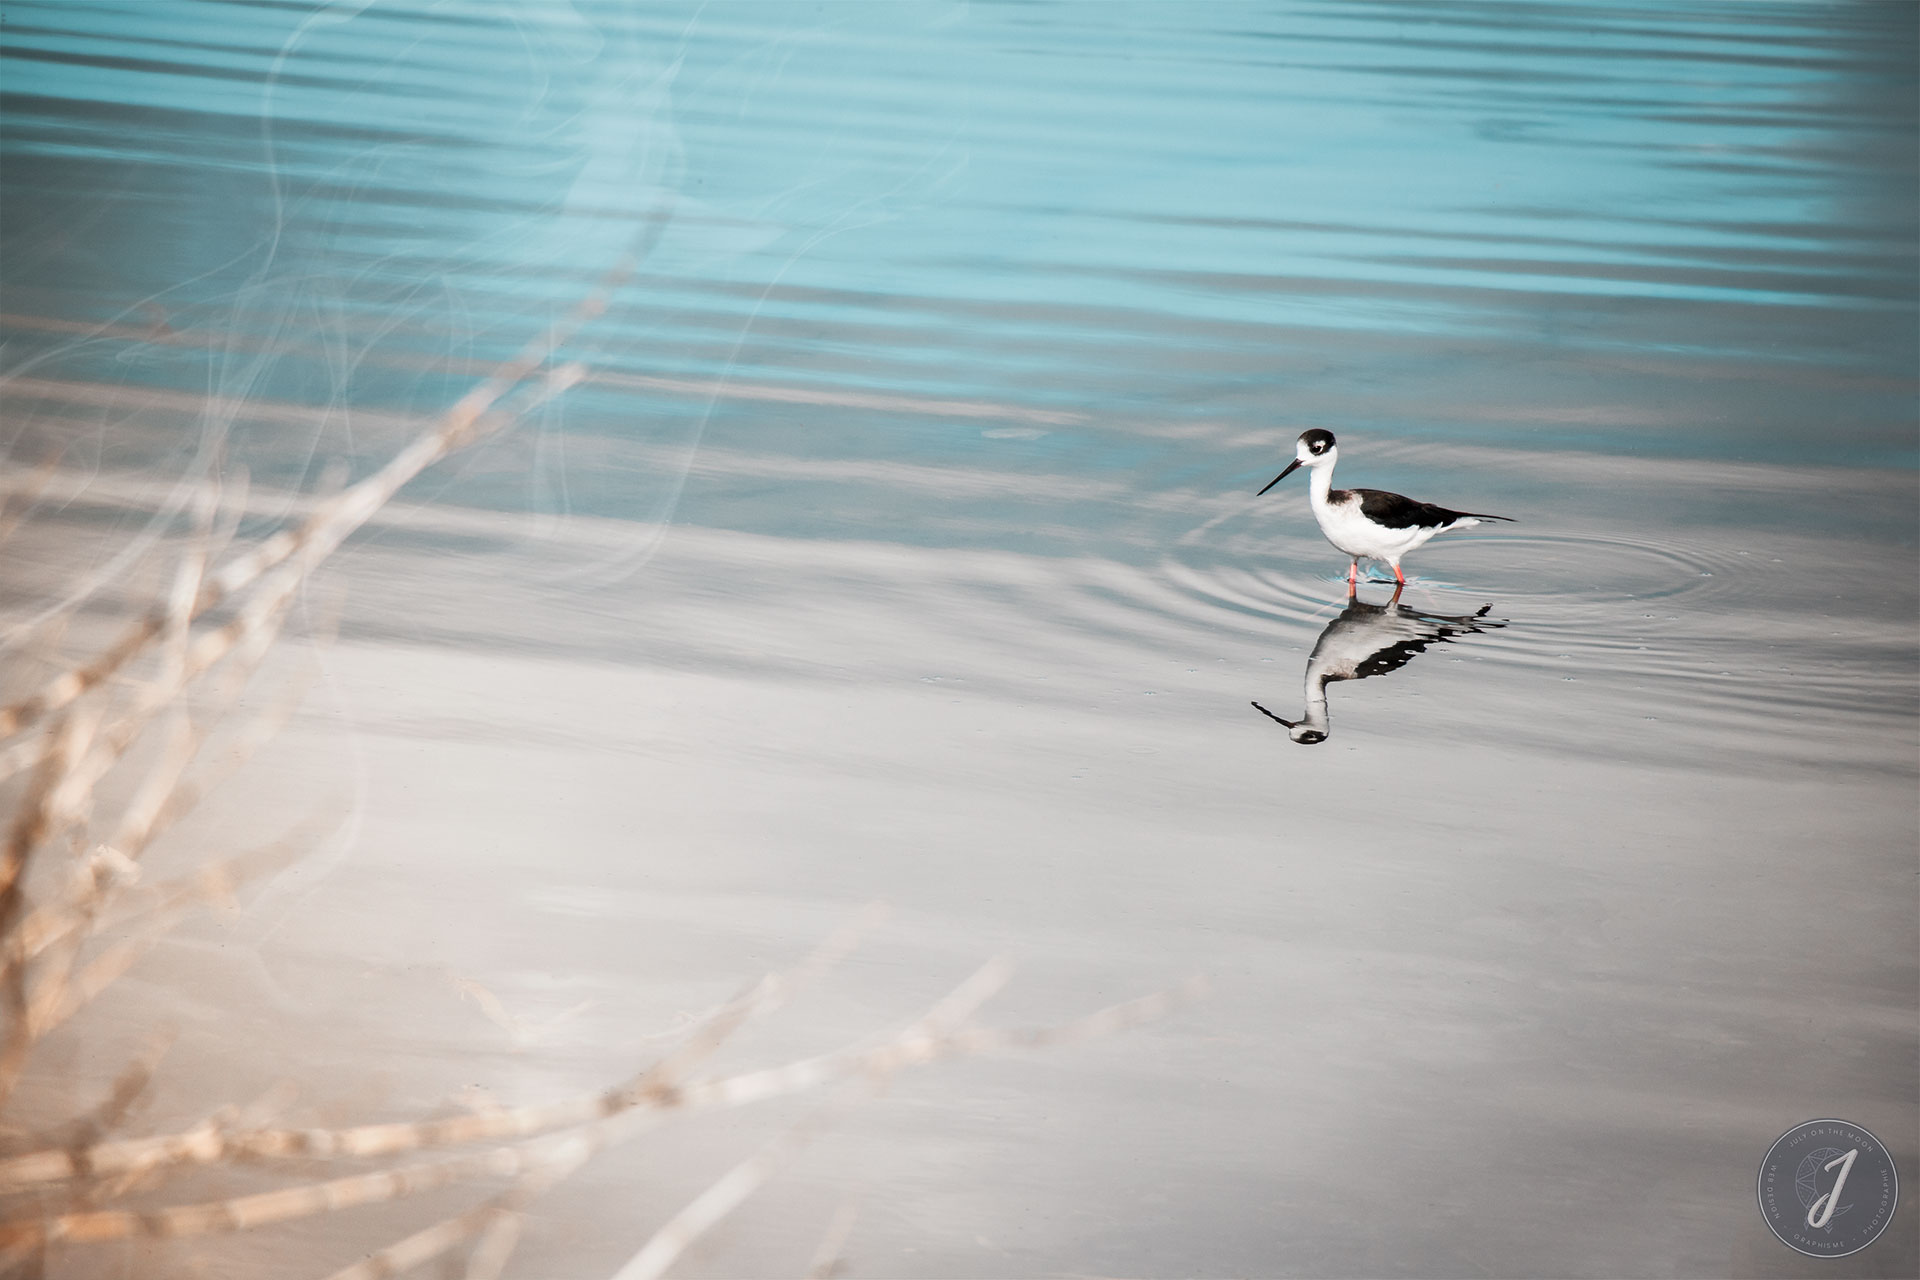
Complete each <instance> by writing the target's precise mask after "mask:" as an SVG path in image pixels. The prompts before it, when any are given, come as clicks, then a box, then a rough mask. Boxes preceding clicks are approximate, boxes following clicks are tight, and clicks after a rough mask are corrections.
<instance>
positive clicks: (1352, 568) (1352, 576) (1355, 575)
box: [1347, 560, 1360, 586]
mask: <svg viewBox="0 0 1920 1280" xmlns="http://www.w3.org/2000/svg"><path fill="white" fill-rule="evenodd" d="M1359 575H1360V562H1359V561H1358V560H1355V561H1354V562H1353V563H1352V564H1350V565H1348V566H1347V585H1348V586H1352V585H1353V584H1354V583H1356V582H1358V581H1359Z"/></svg>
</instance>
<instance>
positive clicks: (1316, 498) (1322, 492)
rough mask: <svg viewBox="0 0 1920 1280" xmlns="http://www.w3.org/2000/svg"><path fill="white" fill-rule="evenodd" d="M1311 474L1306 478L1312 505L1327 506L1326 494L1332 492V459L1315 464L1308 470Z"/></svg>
mask: <svg viewBox="0 0 1920 1280" xmlns="http://www.w3.org/2000/svg"><path fill="white" fill-rule="evenodd" d="M1309 471H1310V472H1311V473H1312V474H1310V475H1309V476H1308V477H1307V485H1308V489H1307V492H1308V493H1309V494H1310V495H1311V496H1312V501H1313V505H1314V506H1316V507H1324V506H1326V505H1327V494H1328V493H1330V492H1331V491H1332V490H1333V459H1332V458H1328V459H1327V460H1326V461H1325V462H1321V463H1317V464H1315V465H1314V466H1313V467H1310V468H1309Z"/></svg>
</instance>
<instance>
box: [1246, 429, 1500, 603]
mask: <svg viewBox="0 0 1920 1280" xmlns="http://www.w3.org/2000/svg"><path fill="white" fill-rule="evenodd" d="M1339 457H1340V450H1339V448H1338V447H1336V446H1335V445H1334V443H1333V432H1331V431H1322V430H1320V428H1318V427H1315V428H1313V429H1312V430H1311V431H1303V432H1301V433H1300V442H1299V443H1298V444H1296V445H1295V446H1294V449H1293V461H1292V462H1289V463H1288V464H1287V469H1286V470H1285V471H1282V472H1281V473H1280V474H1279V475H1277V476H1275V477H1274V478H1273V479H1271V480H1269V481H1267V487H1266V489H1262V490H1261V491H1260V492H1261V493H1265V492H1266V491H1267V489H1271V488H1273V486H1275V485H1277V484H1279V483H1280V482H1281V481H1282V480H1285V479H1286V478H1287V477H1288V476H1290V475H1292V474H1293V471H1294V468H1295V467H1306V468H1308V469H1309V470H1311V471H1312V472H1313V482H1312V483H1313V489H1312V502H1313V518H1314V519H1315V520H1318V521H1319V522H1320V532H1321V533H1323V534H1325V535H1326V537H1327V541H1328V542H1331V543H1332V544H1333V545H1334V546H1336V547H1338V548H1339V549H1340V550H1342V551H1344V552H1346V553H1347V554H1348V555H1349V556H1352V557H1353V564H1352V565H1351V566H1349V567H1348V569H1347V582H1348V583H1349V584H1351V583H1353V582H1354V581H1355V580H1356V579H1357V578H1358V577H1359V574H1360V562H1361V561H1362V560H1380V561H1384V562H1385V563H1386V564H1387V565H1388V566H1389V567H1390V568H1391V569H1392V570H1393V576H1394V580H1395V581H1397V582H1399V583H1400V585H1401V586H1405V585H1406V583H1407V578H1406V575H1405V574H1403V573H1401V572H1400V557H1401V556H1404V555H1406V554H1407V552H1409V551H1412V550H1413V549H1414V548H1415V547H1418V546H1420V545H1422V544H1423V543H1425V542H1426V540H1427V539H1428V538H1431V537H1432V536H1433V535H1434V534H1436V533H1445V532H1446V531H1447V530H1449V529H1465V528H1468V527H1470V526H1472V525H1476V524H1479V523H1480V522H1481V521H1483V520H1511V519H1512V518H1513V517H1512V516H1490V515H1486V514H1484V513H1482V512H1478V511H1449V510H1448V509H1447V508H1445V507H1436V506H1434V505H1433V504H1432V503H1431V502H1415V501H1414V500H1413V499H1412V498H1403V497H1401V496H1400V495H1399V494H1397V493H1383V492H1381V491H1380V490H1379V489H1336V488H1334V487H1333V464H1334V462H1335V461H1336V460H1338V458H1339Z"/></svg>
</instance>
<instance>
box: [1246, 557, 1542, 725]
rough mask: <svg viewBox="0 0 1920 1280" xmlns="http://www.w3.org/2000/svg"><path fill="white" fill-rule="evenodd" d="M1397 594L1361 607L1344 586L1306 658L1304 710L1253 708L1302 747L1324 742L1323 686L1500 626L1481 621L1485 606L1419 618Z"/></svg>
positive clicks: (1381, 671) (1393, 667)
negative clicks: (1296, 715) (1288, 715)
mask: <svg viewBox="0 0 1920 1280" xmlns="http://www.w3.org/2000/svg"><path fill="white" fill-rule="evenodd" d="M1401 590H1402V588H1400V587H1395V588H1394V592H1393V598H1392V599H1390V600H1388V601H1387V602H1386V603H1385V604H1367V603H1365V602H1363V601H1362V600H1361V599H1360V598H1359V597H1358V595H1357V594H1355V591H1354V588H1353V587H1352V586H1351V585H1349V586H1348V588H1347V607H1346V608H1345V609H1343V610H1341V612H1340V616H1339V617H1337V618H1335V619H1334V620H1333V621H1332V622H1329V623H1328V624H1327V629H1326V630H1325V631H1322V632H1321V633H1320V640H1319V642H1318V643H1317V644H1315V645H1314V646H1313V654H1312V655H1311V656H1310V657H1309V658H1308V659H1307V677H1306V686H1307V709H1306V712H1305V713H1304V714H1303V715H1302V717H1301V718H1300V719H1298V720H1282V719H1280V717H1279V716H1277V715H1274V714H1273V712H1271V711H1269V710H1267V709H1266V708H1265V707H1263V706H1261V705H1260V704H1259V703H1257V702H1256V703H1254V704H1253V706H1254V709H1255V710H1257V711H1259V712H1260V714H1261V715H1263V716H1266V717H1267V718H1268V719H1270V720H1274V721H1278V722H1279V723H1280V724H1283V725H1285V726H1286V727H1287V735H1288V736H1289V737H1291V738H1292V739H1293V740H1294V741H1295V742H1298V743H1300V744H1301V745H1302V746H1312V745H1313V744H1314V743H1316V742H1325V741H1326V740H1327V738H1328V737H1329V736H1331V734H1332V733H1333V730H1332V729H1331V728H1329V727H1328V724H1327V686H1328V685H1329V684H1331V683H1333V682H1334V681H1335V680H1364V679H1366V678H1367V677H1368V676H1378V675H1385V674H1386V673H1387V672H1389V671H1398V670H1399V669H1400V668H1401V667H1404V666H1406V665H1407V664H1408V663H1409V662H1411V661H1413V656H1414V655H1415V654H1417V653H1422V652H1425V650H1426V647H1427V646H1428V645H1430V644H1441V643H1445V642H1447V641H1449V640H1452V639H1453V638H1454V637H1455V636H1462V635H1469V634H1473V633H1476V632H1481V631H1491V630H1494V629H1495V628H1498V627H1504V626H1505V625H1506V623H1504V622H1489V621H1487V620H1486V617H1487V611H1488V610H1490V609H1491V608H1493V606H1492V605H1490V604H1483V605H1481V606H1480V612H1478V613H1475V614H1472V615H1470V616H1467V617H1446V616H1442V615H1439V614H1430V613H1420V612H1417V611H1416V610H1413V609H1409V608H1406V607H1405V606H1403V605H1402V604H1401V603H1400V592H1401Z"/></svg>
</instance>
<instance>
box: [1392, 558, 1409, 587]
mask: <svg viewBox="0 0 1920 1280" xmlns="http://www.w3.org/2000/svg"><path fill="white" fill-rule="evenodd" d="M1393 580H1394V581H1395V582H1397V583H1399V584H1400V585H1401V586H1403V587H1404V586H1406V585H1407V577H1406V575H1405V574H1403V573H1401V572H1400V566H1399V565H1397V564H1396V565H1395V566H1393Z"/></svg>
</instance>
